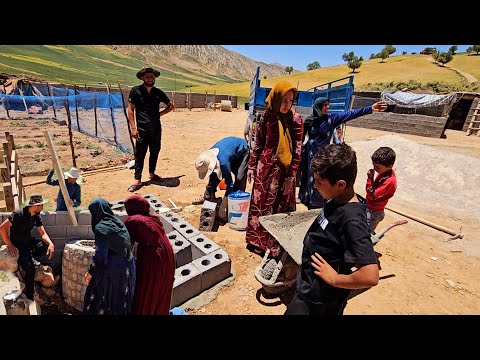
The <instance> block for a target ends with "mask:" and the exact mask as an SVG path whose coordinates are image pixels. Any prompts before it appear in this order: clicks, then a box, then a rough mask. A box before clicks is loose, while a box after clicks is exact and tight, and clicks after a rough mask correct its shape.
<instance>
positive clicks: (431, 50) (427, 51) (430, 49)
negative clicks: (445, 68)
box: [420, 47, 437, 55]
mask: <svg viewBox="0 0 480 360" xmlns="http://www.w3.org/2000/svg"><path fill="white" fill-rule="evenodd" d="M436 52H437V48H434V47H426V48H425V49H423V50H422V51H420V54H421V55H432V54H433V53H436Z"/></svg>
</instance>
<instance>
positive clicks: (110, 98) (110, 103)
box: [105, 82, 118, 146]
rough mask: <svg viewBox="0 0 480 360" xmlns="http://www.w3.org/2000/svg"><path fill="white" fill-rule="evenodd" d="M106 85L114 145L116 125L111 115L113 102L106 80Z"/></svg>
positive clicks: (115, 141) (116, 142) (116, 143)
mask: <svg viewBox="0 0 480 360" xmlns="http://www.w3.org/2000/svg"><path fill="white" fill-rule="evenodd" d="M105 85H106V87H107V93H108V102H109V105H110V117H111V118H112V126H113V142H114V143H115V146H117V145H118V141H117V126H116V125H115V117H114V116H113V103H112V97H111V95H110V86H109V84H108V82H107V83H106V84H105Z"/></svg>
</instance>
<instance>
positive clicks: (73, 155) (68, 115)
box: [64, 100, 77, 167]
mask: <svg viewBox="0 0 480 360" xmlns="http://www.w3.org/2000/svg"><path fill="white" fill-rule="evenodd" d="M64 105H65V110H66V111H67V119H68V138H69V140H70V150H71V151H72V163H73V166H75V167H77V159H76V158H75V148H74V147H73V134H72V117H71V116H70V108H69V106H68V101H67V100H65V101H64Z"/></svg>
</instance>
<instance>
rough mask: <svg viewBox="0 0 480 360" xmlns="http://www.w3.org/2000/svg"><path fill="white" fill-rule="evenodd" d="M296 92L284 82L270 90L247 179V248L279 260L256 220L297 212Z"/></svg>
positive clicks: (299, 128) (274, 245) (271, 239)
mask: <svg viewBox="0 0 480 360" xmlns="http://www.w3.org/2000/svg"><path fill="white" fill-rule="evenodd" d="M297 94H298V91H297V89H296V88H295V87H294V86H292V85H291V84H290V83H288V82H286V81H281V82H279V83H278V84H277V85H275V86H274V87H273V89H272V90H271V91H270V94H269V95H268V97H267V99H266V100H265V101H266V103H267V109H266V110H265V112H264V113H263V115H262V117H261V119H260V122H259V123H258V125H257V128H256V137H255V145H254V147H253V149H252V150H251V153H250V161H249V164H248V172H247V179H248V182H249V183H250V182H251V181H252V179H253V189H252V197H251V201H250V210H249V214H248V224H247V233H246V241H247V244H248V245H247V247H249V248H251V250H253V251H255V252H256V253H258V254H262V253H263V252H265V251H266V250H267V249H270V251H271V254H270V255H271V256H273V257H275V256H279V255H280V252H281V247H280V244H278V242H277V241H276V240H275V238H274V237H273V236H272V235H270V233H268V232H267V231H266V230H265V229H264V227H263V226H262V225H260V222H259V220H258V218H259V216H263V215H271V214H277V213H284V212H290V211H295V210H296V202H295V177H296V173H297V169H298V166H299V164H300V152H301V148H302V134H303V121H302V117H301V116H300V115H299V114H295V112H294V110H293V109H292V105H293V102H294V101H295V98H296V96H297Z"/></svg>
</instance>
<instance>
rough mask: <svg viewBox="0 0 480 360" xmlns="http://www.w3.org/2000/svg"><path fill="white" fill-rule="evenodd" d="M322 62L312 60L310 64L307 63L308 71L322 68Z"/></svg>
mask: <svg viewBox="0 0 480 360" xmlns="http://www.w3.org/2000/svg"><path fill="white" fill-rule="evenodd" d="M320 68H321V66H320V63H319V62H318V61H314V62H311V63H310V64H308V65H307V71H308V70H316V69H320Z"/></svg>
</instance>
